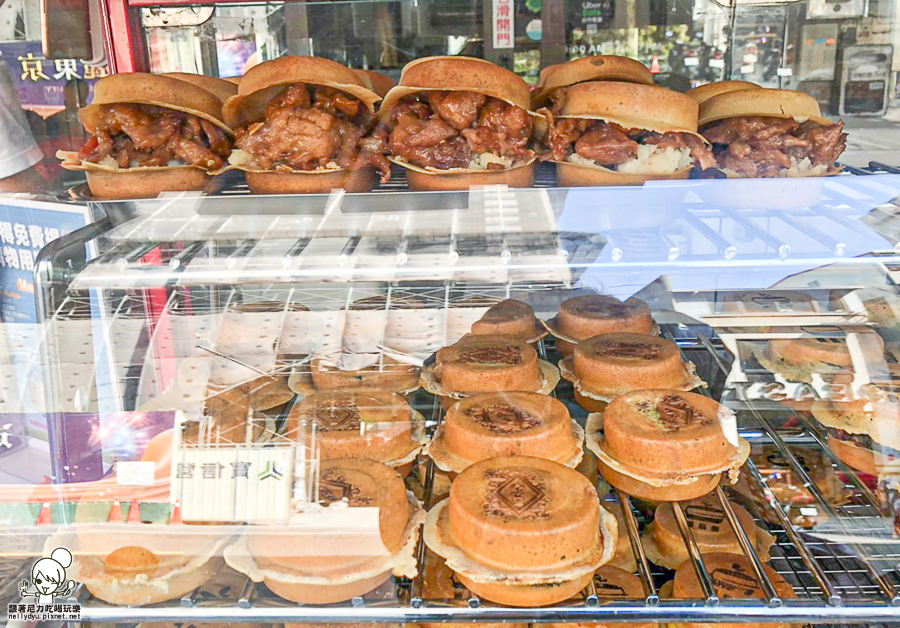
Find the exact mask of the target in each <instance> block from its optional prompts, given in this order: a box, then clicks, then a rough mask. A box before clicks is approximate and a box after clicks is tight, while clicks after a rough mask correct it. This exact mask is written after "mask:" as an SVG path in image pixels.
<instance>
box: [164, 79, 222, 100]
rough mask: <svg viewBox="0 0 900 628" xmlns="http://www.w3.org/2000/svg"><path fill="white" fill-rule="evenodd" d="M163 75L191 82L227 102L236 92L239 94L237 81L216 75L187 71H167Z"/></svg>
mask: <svg viewBox="0 0 900 628" xmlns="http://www.w3.org/2000/svg"><path fill="white" fill-rule="evenodd" d="M162 76H171V77H172V78H176V79H178V80H179V81H184V82H185V83H191V84H192V85H196V86H197V87H201V88H203V89H205V90H206V91H208V92H209V93H211V94H213V95H214V96H215V97H216V98H218V99H219V100H220V101H222V102H225V101H226V100H228V99H229V98H231V97H232V96H234V95H235V94H237V91H238V88H237V83H232V82H231V81H227V80H225V79H220V78H216V77H214V76H206V75H205V74H188V73H187V72H167V73H166V74H163V75H162Z"/></svg>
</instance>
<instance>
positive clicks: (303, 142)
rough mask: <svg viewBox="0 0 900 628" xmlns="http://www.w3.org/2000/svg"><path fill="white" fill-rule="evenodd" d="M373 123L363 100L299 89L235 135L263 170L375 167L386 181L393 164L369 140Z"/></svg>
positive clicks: (299, 86) (238, 144)
mask: <svg viewBox="0 0 900 628" xmlns="http://www.w3.org/2000/svg"><path fill="white" fill-rule="evenodd" d="M373 122H374V117H373V116H372V114H371V113H370V112H369V110H368V109H367V108H366V106H365V105H364V104H362V103H361V102H360V101H359V100H358V99H356V98H354V97H353V96H350V95H348V94H345V93H343V92H340V91H338V90H335V89H333V88H331V87H324V86H312V85H304V84H302V83H298V84H296V85H292V86H291V87H289V88H287V89H286V90H285V91H284V92H283V93H282V94H281V95H279V96H277V97H275V98H273V99H272V100H271V101H269V104H268V105H267V106H266V112H265V119H264V120H263V121H262V122H254V123H252V124H248V125H246V126H242V127H238V128H237V129H235V134H236V135H235V141H234V144H235V146H236V147H237V148H240V149H242V150H245V151H247V152H248V153H250V154H251V155H253V157H254V161H255V165H256V166H257V167H259V168H261V169H263V170H267V169H270V168H277V167H278V166H286V167H288V168H290V169H292V170H297V171H305V170H316V169H319V168H325V167H328V166H329V165H330V164H337V166H339V167H341V168H350V169H356V168H362V167H363V166H366V165H369V164H371V165H373V166H375V167H376V168H377V169H378V170H379V171H380V172H381V179H382V181H387V180H388V178H390V164H389V163H388V161H387V160H386V159H385V158H384V155H383V154H381V151H379V150H378V147H377V145H376V146H374V148H375V150H371V148H373V146H372V145H371V143H367V142H366V140H365V138H364V136H365V134H366V132H367V131H368V130H369V129H370V128H371V126H372V124H373Z"/></svg>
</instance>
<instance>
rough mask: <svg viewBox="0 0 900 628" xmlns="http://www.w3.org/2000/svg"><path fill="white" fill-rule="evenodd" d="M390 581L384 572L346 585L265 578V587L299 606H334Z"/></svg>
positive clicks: (387, 574) (389, 576) (388, 574)
mask: <svg viewBox="0 0 900 628" xmlns="http://www.w3.org/2000/svg"><path fill="white" fill-rule="evenodd" d="M390 579H391V572H390V571H386V572H384V573H382V574H378V575H377V576H372V577H371V578H363V579H362V580H354V581H353V582H347V583H346V584H331V585H322V584H304V583H298V582H285V581H284V580H278V579H276V578H266V579H265V583H266V586H267V587H268V588H269V589H271V590H272V593H274V594H275V595H277V596H278V597H281V598H284V599H285V600H290V601H291V602H297V603H299V604H335V603H337V602H346V601H347V600H352V599H353V598H355V597H358V596H361V595H365V594H366V593H368V592H370V591H372V590H374V589H377V588H378V587H380V586H381V585H382V584H384V583H385V582H387V581H388V580H390Z"/></svg>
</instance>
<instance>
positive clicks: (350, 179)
mask: <svg viewBox="0 0 900 628" xmlns="http://www.w3.org/2000/svg"><path fill="white" fill-rule="evenodd" d="M244 174H245V176H246V177H247V185H248V186H249V187H250V191H251V192H253V193H254V194H327V193H329V192H331V191H332V190H336V189H339V188H341V189H344V190H345V191H347V192H368V191H369V190H371V189H372V187H373V186H374V185H375V171H374V170H373V169H372V167H371V166H366V167H365V168H359V169H358V170H345V169H340V170H327V171H318V172H250V171H248V172H245V173H244Z"/></svg>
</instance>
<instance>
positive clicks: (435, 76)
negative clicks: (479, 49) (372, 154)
mask: <svg viewBox="0 0 900 628" xmlns="http://www.w3.org/2000/svg"><path fill="white" fill-rule="evenodd" d="M445 90H446V91H456V92H476V93H479V94H485V95H487V96H493V97H494V98H499V99H500V100H502V101H504V102H508V103H509V104H511V105H516V106H517V107H521V108H522V109H528V107H529V104H530V101H531V95H530V92H529V90H528V84H527V83H526V82H525V81H523V80H522V79H521V78H520V77H519V75H517V74H515V73H513V72H510V71H509V70H507V69H505V68H501V67H500V66H498V65H494V64H493V63H491V62H490V61H485V60H484V59H474V58H472V57H425V58H423V59H416V60H415V61H411V62H409V63H407V64H406V65H405V66H404V67H403V73H402V74H401V75H400V84H399V85H397V86H396V87H393V88H391V90H390V91H389V92H388V93H387V96H385V97H384V101H383V102H382V103H381V111H380V113H379V115H386V114H387V112H389V111H390V110H391V108H393V106H394V105H395V104H397V102H398V101H399V100H400V99H401V98H404V97H405V96H409V95H410V94H415V93H418V92H429V91H445Z"/></svg>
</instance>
